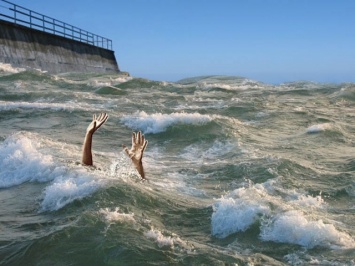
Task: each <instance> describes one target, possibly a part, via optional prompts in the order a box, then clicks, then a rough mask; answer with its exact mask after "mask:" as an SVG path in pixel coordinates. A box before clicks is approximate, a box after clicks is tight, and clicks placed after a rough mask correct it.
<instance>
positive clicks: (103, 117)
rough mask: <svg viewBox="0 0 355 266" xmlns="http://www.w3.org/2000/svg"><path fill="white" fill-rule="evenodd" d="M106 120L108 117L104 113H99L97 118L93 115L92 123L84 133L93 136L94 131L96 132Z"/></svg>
mask: <svg viewBox="0 0 355 266" xmlns="http://www.w3.org/2000/svg"><path fill="white" fill-rule="evenodd" d="M107 119H108V115H107V114H106V113H101V114H100V115H99V116H98V117H96V114H94V115H93V117H92V122H91V123H90V125H89V126H88V128H87V129H86V133H89V134H94V133H95V131H96V130H98V129H99V128H100V127H101V126H102V124H103V123H105V122H106V120H107Z"/></svg>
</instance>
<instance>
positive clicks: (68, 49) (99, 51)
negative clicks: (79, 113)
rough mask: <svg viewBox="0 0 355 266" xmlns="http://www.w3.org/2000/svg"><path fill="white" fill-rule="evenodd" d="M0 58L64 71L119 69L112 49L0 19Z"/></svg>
mask: <svg viewBox="0 0 355 266" xmlns="http://www.w3.org/2000/svg"><path fill="white" fill-rule="evenodd" d="M0 62H1V63H6V64H11V65H12V66H13V67H22V68H31V69H41V70H43V71H48V73H51V74H58V73H66V72H84V73H88V72H92V73H118V72H119V71H120V70H119V67H118V65H117V62H116V58H115V54H114V52H113V51H110V50H106V49H103V48H99V47H95V46H92V45H88V44H85V43H81V42H78V41H74V40H70V39H66V38H64V37H60V36H56V35H53V34H50V33H45V32H42V31H38V30H33V29H29V28H27V27H23V26H20V25H15V24H13V23H11V22H7V21H3V20H0Z"/></svg>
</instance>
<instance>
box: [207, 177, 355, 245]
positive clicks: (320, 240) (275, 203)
mask: <svg viewBox="0 0 355 266" xmlns="http://www.w3.org/2000/svg"><path fill="white" fill-rule="evenodd" d="M275 189H276V187H275V181H268V182H266V183H264V184H257V185H251V186H250V187H248V188H239V189H236V190H234V191H233V192H231V193H229V194H228V195H226V196H222V197H221V198H220V199H218V200H217V201H216V202H215V204H214V205H213V214H212V222H211V223H212V234H213V235H214V236H216V237H219V238H225V237H227V236H229V235H231V234H233V233H237V232H243V231H246V230H247V229H249V228H250V227H251V225H253V224H255V223H256V222H257V221H260V222H261V226H260V230H261V232H260V238H261V239H262V240H263V241H274V242H281V243H291V244H298V245H301V246H304V247H306V248H314V247H316V246H323V247H328V248H354V247H355V241H354V239H353V238H352V237H351V236H350V235H348V234H347V233H345V232H342V231H340V230H338V229H336V228H335V226H334V225H333V224H332V223H331V222H324V221H323V220H322V219H321V217H319V218H317V219H316V220H315V219H314V216H315V215H316V214H317V213H318V212H317V211H316V210H317V209H323V208H324V206H325V204H326V203H325V202H324V200H323V199H322V198H321V197H320V196H316V197H312V196H310V195H304V194H302V193H301V192H299V193H296V192H295V191H293V190H290V191H287V190H285V189H281V191H282V194H286V195H287V196H286V197H285V198H283V197H281V196H279V195H278V194H277V193H276V190H277V189H276V190H275ZM307 213H312V215H309V214H307ZM319 213H320V212H319ZM285 232H288V233H287V234H286V233H285Z"/></svg>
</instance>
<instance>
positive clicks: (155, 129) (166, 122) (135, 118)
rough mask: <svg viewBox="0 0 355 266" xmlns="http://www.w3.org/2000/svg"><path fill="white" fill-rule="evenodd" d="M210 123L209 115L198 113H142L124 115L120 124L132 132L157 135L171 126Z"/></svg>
mask: <svg viewBox="0 0 355 266" xmlns="http://www.w3.org/2000/svg"><path fill="white" fill-rule="evenodd" d="M210 121H212V118H211V117H210V116H209V115H201V114H199V113H192V114H188V113H171V114H162V113H155V114H151V115H149V114H147V113H146V112H144V111H141V112H136V113H134V114H133V115H126V116H124V117H123V118H121V122H122V123H123V124H124V125H125V126H127V127H129V128H131V129H134V130H141V131H142V132H143V133H144V134H149V133H151V134H157V133H161V132H164V131H166V130H167V128H169V127H170V126H172V125H205V124H207V123H208V122H210Z"/></svg>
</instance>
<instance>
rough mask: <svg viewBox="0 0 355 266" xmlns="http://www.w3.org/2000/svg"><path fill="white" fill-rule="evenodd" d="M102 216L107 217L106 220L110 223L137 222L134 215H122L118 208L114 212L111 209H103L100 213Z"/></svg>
mask: <svg viewBox="0 0 355 266" xmlns="http://www.w3.org/2000/svg"><path fill="white" fill-rule="evenodd" d="M99 213H100V215H103V216H104V217H105V220H106V221H107V222H109V223H112V222H117V221H119V222H130V223H131V222H136V220H135V219H134V213H122V212H120V208H119V207H116V208H115V209H114V210H111V209H109V208H103V209H100V211H99Z"/></svg>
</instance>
